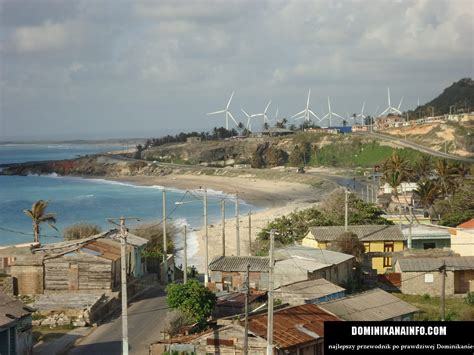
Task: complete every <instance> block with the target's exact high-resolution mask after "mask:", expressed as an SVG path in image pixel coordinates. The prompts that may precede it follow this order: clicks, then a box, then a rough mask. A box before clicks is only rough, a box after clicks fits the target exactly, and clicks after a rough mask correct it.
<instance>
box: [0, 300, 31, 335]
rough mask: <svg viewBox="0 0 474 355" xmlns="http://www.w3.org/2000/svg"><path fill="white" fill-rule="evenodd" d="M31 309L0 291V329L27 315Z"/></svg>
mask: <svg viewBox="0 0 474 355" xmlns="http://www.w3.org/2000/svg"><path fill="white" fill-rule="evenodd" d="M32 312H33V309H31V308H30V307H28V306H27V305H25V304H24V303H23V302H20V301H17V300H15V299H13V298H11V297H9V296H7V295H6V294H5V293H3V292H2V291H0V329H1V328H3V327H6V326H8V324H10V323H12V322H14V321H16V320H17V319H20V318H21V317H24V316H26V315H29V314H30V313H32Z"/></svg>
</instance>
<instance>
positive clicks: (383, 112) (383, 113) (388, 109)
mask: <svg viewBox="0 0 474 355" xmlns="http://www.w3.org/2000/svg"><path fill="white" fill-rule="evenodd" d="M389 111H390V107H388V108H386V109H385V110H384V111H382V112H380V116H383V115H385V114H386V113H388V112H389Z"/></svg>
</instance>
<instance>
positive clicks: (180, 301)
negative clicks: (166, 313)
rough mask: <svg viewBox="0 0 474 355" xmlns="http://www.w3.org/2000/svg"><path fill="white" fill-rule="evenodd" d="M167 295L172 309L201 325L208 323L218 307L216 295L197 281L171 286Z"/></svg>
mask: <svg viewBox="0 0 474 355" xmlns="http://www.w3.org/2000/svg"><path fill="white" fill-rule="evenodd" d="M166 293H167V295H166V302H167V303H168V305H169V306H170V307H171V308H173V309H178V310H180V311H181V312H183V313H184V314H185V315H186V316H187V317H189V318H190V319H192V320H193V321H194V322H197V323H201V324H204V323H205V322H206V320H207V318H208V317H209V316H210V315H211V314H212V310H213V309H214V306H215V305H216V299H217V298H216V295H215V294H214V293H213V292H212V291H210V290H209V289H208V288H207V287H205V286H204V285H202V284H200V283H199V282H198V281H197V280H189V281H188V282H187V283H186V284H177V283H172V284H169V285H168V287H167V288H166Z"/></svg>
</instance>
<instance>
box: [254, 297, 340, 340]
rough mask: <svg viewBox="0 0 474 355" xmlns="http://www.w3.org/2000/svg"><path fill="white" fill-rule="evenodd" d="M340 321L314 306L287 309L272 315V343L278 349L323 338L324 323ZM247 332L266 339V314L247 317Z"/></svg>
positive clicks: (307, 305)
mask: <svg viewBox="0 0 474 355" xmlns="http://www.w3.org/2000/svg"><path fill="white" fill-rule="evenodd" d="M337 320H340V319H339V318H338V317H336V316H335V315H333V314H330V313H328V312H326V311H325V310H323V309H321V308H319V307H318V306H316V305H314V304H304V305H301V306H294V307H288V308H284V309H281V310H277V311H275V312H274V314H273V343H274V345H275V346H276V347H277V348H279V349H286V348H290V347H293V346H297V345H300V344H304V343H308V342H313V341H315V340H316V339H318V338H320V337H324V322H326V321H337ZM249 330H250V331H251V332H252V333H254V334H255V335H258V336H260V337H262V338H265V339H266V338H267V314H266V313H264V314H259V315H256V316H251V317H249Z"/></svg>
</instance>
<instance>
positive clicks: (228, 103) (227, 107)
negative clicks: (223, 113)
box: [225, 91, 234, 110]
mask: <svg viewBox="0 0 474 355" xmlns="http://www.w3.org/2000/svg"><path fill="white" fill-rule="evenodd" d="M232 97H234V91H232V94H230V99H229V102H227V106H226V107H225V108H226V109H227V110H228V109H229V106H230V102H231V101H232Z"/></svg>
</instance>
